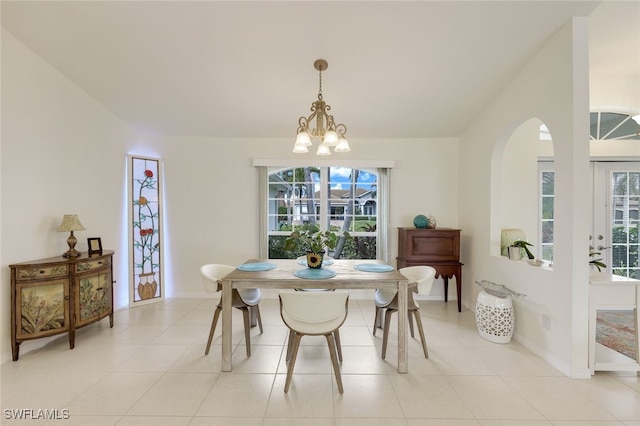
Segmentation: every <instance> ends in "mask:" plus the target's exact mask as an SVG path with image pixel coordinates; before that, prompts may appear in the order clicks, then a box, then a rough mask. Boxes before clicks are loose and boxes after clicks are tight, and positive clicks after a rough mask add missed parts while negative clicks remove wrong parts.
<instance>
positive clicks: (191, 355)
mask: <svg viewBox="0 0 640 426" xmlns="http://www.w3.org/2000/svg"><path fill="white" fill-rule="evenodd" d="M216 303H217V301H216V300H213V299H204V300H203V299H173V300H167V301H165V302H164V303H159V304H153V305H146V306H142V307H137V308H133V309H125V310H120V311H118V312H116V314H115V325H114V327H113V328H109V323H108V320H106V319H105V320H103V321H101V322H100V323H97V324H93V325H91V326H88V327H85V328H83V329H81V330H78V332H77V336H76V347H75V349H73V350H69V348H68V339H67V337H66V336H60V337H58V338H56V339H54V340H52V341H50V342H49V343H47V344H46V345H45V346H44V347H42V348H39V349H33V350H31V351H27V349H28V347H29V345H30V344H31V345H33V344H34V343H33V342H25V343H23V345H22V346H23V352H24V353H23V354H22V355H21V357H20V360H19V361H18V362H9V363H6V364H4V365H2V368H1V380H2V385H1V391H2V396H1V401H2V418H0V423H2V424H3V425H5V424H20V425H23V424H42V425H50V424H57V425H60V424H64V425H91V426H103V425H104V426H106V425H118V426H123V425H171V426H180V425H222V426H234V425H243V426H253V425H256V426H257V425H265V426H266V425H278V426H281V425H285V426H287V425H305V426H307V425H310V426H328V425H336V426H360V425H367V426H400V425H402V426H455V425H459V426H471V425H485V426H498V425H500V426H533V425H592V426H596V425H597V426H604V425H607V426H608V425H640V379H639V378H638V377H637V376H636V375H635V374H634V373H598V374H596V376H594V377H593V378H592V379H590V380H589V379H587V380H576V379H570V378H568V377H566V376H564V375H563V374H561V373H560V372H558V371H557V370H555V369H554V368H552V367H551V366H550V365H548V364H547V363H545V362H544V361H542V360H541V359H539V358H538V357H537V356H535V355H533V354H532V353H531V352H529V351H528V350H527V349H525V348H523V347H522V346H521V345H519V344H518V343H517V342H515V341H512V342H511V343H509V344H506V345H500V344H495V343H491V342H488V341H486V340H483V339H482V338H481V337H480V336H479V335H478V333H477V331H476V328H475V319H474V314H473V312H471V311H468V310H463V312H462V313H458V312H457V309H456V303H455V302H449V303H444V302H433V301H429V302H424V301H421V302H420V304H421V310H420V311H421V315H422V318H423V322H424V325H425V332H426V335H427V341H428V345H429V355H430V358H429V359H425V358H424V356H423V355H422V350H421V347H420V342H419V340H415V339H411V340H410V342H409V347H410V359H409V371H410V372H409V374H402V375H401V374H398V373H397V372H396V357H397V346H396V345H395V342H394V336H395V327H396V324H395V321H397V315H394V321H393V322H392V337H391V339H390V347H389V350H388V356H387V360H386V361H383V360H381V359H380V356H379V353H380V346H381V341H382V331H381V330H380V331H379V332H378V333H377V337H374V336H372V333H371V331H372V328H371V327H372V323H373V317H374V309H373V302H372V301H371V300H362V299H360V300H356V299H352V300H351V301H350V302H349V316H348V319H347V321H346V323H345V324H344V326H343V327H342V329H341V337H342V345H343V353H344V362H343V364H342V370H341V371H342V377H343V383H344V394H343V395H340V394H339V393H338V391H337V388H336V385H335V381H334V377H333V374H332V371H331V363H330V360H329V354H328V352H327V348H326V341H325V340H324V338H316V337H313V336H308V337H304V338H303V340H302V344H303V345H304V346H303V347H302V348H301V351H300V353H299V355H298V361H297V363H296V370H295V372H294V377H293V382H292V385H291V389H290V391H289V393H288V394H285V393H284V392H283V389H284V379H285V364H284V361H283V356H284V353H285V349H286V347H285V342H286V336H287V329H286V327H285V326H284V325H283V323H282V320H281V318H280V315H279V307H278V302H277V299H275V298H273V297H269V298H264V299H263V301H262V303H261V305H260V306H261V312H262V318H263V322H264V334H262V335H260V334H258V330H257V328H254V329H252V345H253V346H252V356H251V357H250V358H247V357H246V353H245V347H244V342H243V335H242V321H241V318H242V316H241V313H240V312H239V311H237V310H234V314H233V315H234V323H233V324H234V326H233V329H234V335H233V342H234V345H235V346H234V352H233V365H234V369H233V372H231V373H221V372H220V355H221V347H220V342H221V340H220V330H217V333H216V336H215V338H214V342H213V346H212V348H211V352H210V353H209V355H208V356H204V347H205V344H206V340H207V335H208V332H209V326H210V321H211V318H212V313H213V309H214V306H215V304H216ZM20 409H32V410H33V413H34V414H37V410H39V409H41V410H45V409H48V410H54V409H57V410H58V416H59V417H62V416H63V415H64V414H65V413H68V415H69V418H68V419H66V420H60V419H49V420H45V419H36V420H16V419H12V418H11V417H12V416H13V414H12V413H14V411H11V410H20ZM7 410H9V411H7ZM62 410H67V411H62Z"/></svg>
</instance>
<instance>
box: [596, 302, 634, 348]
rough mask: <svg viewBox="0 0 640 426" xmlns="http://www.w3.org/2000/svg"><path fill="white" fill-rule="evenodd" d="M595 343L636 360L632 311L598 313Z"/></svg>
mask: <svg viewBox="0 0 640 426" xmlns="http://www.w3.org/2000/svg"><path fill="white" fill-rule="evenodd" d="M596 342H598V343H600V344H601V345H604V346H606V347H608V348H611V349H613V350H614V351H616V352H619V353H621V354H623V355H626V356H628V357H629V358H632V359H636V335H635V325H634V323H633V311H598V313H597V317H596Z"/></svg>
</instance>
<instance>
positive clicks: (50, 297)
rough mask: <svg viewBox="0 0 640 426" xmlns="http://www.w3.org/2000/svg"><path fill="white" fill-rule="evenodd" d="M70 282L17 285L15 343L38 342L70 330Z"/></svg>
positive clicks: (66, 280) (63, 280) (51, 281)
mask: <svg viewBox="0 0 640 426" xmlns="http://www.w3.org/2000/svg"><path fill="white" fill-rule="evenodd" d="M68 300H69V279H67V278H58V279H51V280H44V281H39V282H32V283H23V284H18V285H16V306H15V309H16V313H15V317H16V320H17V321H18V323H17V324H16V330H15V332H16V339H36V338H39V337H46V336H53V335H55V334H60V333H63V332H65V331H68V330H69V309H68V308H67V306H68Z"/></svg>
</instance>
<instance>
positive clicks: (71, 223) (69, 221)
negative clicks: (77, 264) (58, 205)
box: [58, 214, 86, 257]
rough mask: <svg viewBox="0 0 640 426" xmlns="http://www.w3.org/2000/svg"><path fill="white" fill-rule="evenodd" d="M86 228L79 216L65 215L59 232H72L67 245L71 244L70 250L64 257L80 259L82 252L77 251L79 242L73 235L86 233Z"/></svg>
mask: <svg viewBox="0 0 640 426" xmlns="http://www.w3.org/2000/svg"><path fill="white" fill-rule="evenodd" d="M85 229H86V228H85V227H84V226H82V224H81V223H80V220H79V219H78V215H77V214H65V215H64V217H63V218H62V223H61V224H60V226H59V227H58V232H71V235H69V238H67V244H69V250H68V251H67V252H66V253H64V254H63V255H62V256H63V257H78V256H80V252H79V251H78V250H76V249H75V246H76V243H77V242H78V240H77V239H76V237H74V235H73V231H84V230H85Z"/></svg>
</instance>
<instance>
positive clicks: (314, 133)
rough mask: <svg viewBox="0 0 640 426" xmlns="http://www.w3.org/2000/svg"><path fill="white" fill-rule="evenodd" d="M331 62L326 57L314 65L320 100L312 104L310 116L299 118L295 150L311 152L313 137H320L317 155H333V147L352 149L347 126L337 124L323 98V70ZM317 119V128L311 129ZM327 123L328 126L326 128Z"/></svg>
mask: <svg viewBox="0 0 640 426" xmlns="http://www.w3.org/2000/svg"><path fill="white" fill-rule="evenodd" d="M328 66H329V64H328V63H327V61H325V60H324V59H318V60H316V61H315V62H314V63H313V67H314V68H315V69H317V70H318V72H319V76H320V77H319V81H320V84H319V89H318V100H317V101H315V102H313V103H312V104H311V115H310V116H309V117H304V116H302V117H300V118H299V119H298V131H297V136H296V143H295V144H294V145H293V152H295V153H298V154H301V153H305V152H309V147H310V146H312V145H313V143H312V142H311V141H312V139H319V140H320V141H321V143H319V144H318V148H317V151H316V155H331V149H330V148H333V151H334V152H348V151H351V148H350V147H349V142H348V141H347V138H346V137H345V134H346V133H347V126H345V125H344V124H337V125H336V123H335V121H334V119H333V115H329V114H328V113H327V111H330V110H331V106H330V105H328V104H327V103H326V102H325V101H324V100H323V99H322V71H324V70H326V69H327V67H328ZM314 120H315V126H316V127H315V128H313V129H311V128H310V126H312V125H313V122H314ZM325 125H326V128H325Z"/></svg>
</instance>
